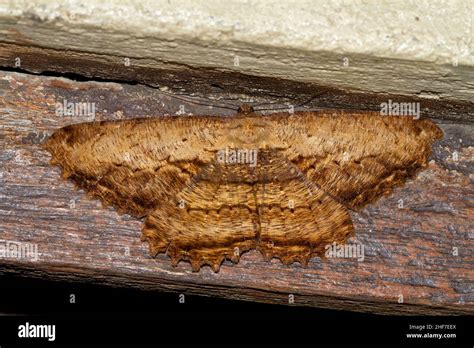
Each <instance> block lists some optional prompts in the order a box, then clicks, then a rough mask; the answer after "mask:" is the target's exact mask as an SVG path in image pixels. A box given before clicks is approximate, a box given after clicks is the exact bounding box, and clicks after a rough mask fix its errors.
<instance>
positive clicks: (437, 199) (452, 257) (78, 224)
mask: <svg viewBox="0 0 474 348" xmlns="http://www.w3.org/2000/svg"><path fill="white" fill-rule="evenodd" d="M0 76H1V77H0V91H1V92H0V113H1V130H0V142H1V143H2V147H1V149H2V151H1V153H0V162H1V164H2V166H1V172H0V174H1V175H0V180H1V183H2V185H1V188H0V190H1V191H0V194H1V195H2V200H1V201H0V235H1V237H0V239H2V240H8V241H16V242H21V243H35V244H37V246H38V252H39V257H38V260H36V261H35V260H33V259H30V258H12V257H4V258H2V259H1V260H0V271H1V272H4V273H20V274H23V275H25V276H30V277H49V278H52V279H64V280H69V281H88V282H96V283H106V284H110V285H117V286H131V287H139V288H148V289H161V290H164V291H179V292H183V293H188V294H199V295H204V296H220V297H225V298H233V299H242V300H249V301H261V302H269V303H288V295H289V294H294V296H295V305H303V306H319V307H324V308H336V309H337V308H338V309H346V310H356V311H368V312H376V313H401V314H461V313H470V314H472V313H473V312H474V293H473V291H474V290H473V289H474V285H473V283H474V281H473V280H474V271H473V262H474V261H473V250H474V248H473V246H474V241H473V240H474V236H473V234H472V233H473V232H472V231H473V224H472V221H473V207H472V200H473V191H474V190H473V186H472V181H471V180H472V173H473V170H472V169H473V164H472V156H473V152H474V151H473V145H474V144H473V139H472V134H473V129H472V126H471V125H468V124H465V125H463V124H438V125H439V126H440V127H441V128H442V130H443V132H444V134H445V138H444V139H443V140H442V141H440V142H439V143H436V144H435V145H434V148H433V149H434V154H433V156H432V160H431V161H430V162H429V164H428V167H427V168H426V170H425V171H423V172H422V173H420V174H418V176H417V177H416V179H414V180H410V181H408V182H407V183H406V185H405V186H403V187H401V188H396V189H395V190H394V191H393V193H392V195H391V196H388V197H384V198H381V199H380V200H378V201H377V202H375V203H374V204H373V205H370V206H368V207H367V208H365V209H363V210H362V211H360V212H350V215H351V218H352V220H353V223H354V228H355V229H356V231H357V235H356V236H355V237H354V240H355V241H357V242H358V243H362V244H363V245H364V246H365V247H366V251H365V254H366V255H365V260H364V261H363V262H358V261H357V260H352V259H350V260H348V259H338V258H334V259H328V260H327V261H321V260H320V259H318V258H314V259H312V260H311V261H310V262H309V263H308V267H307V268H303V267H300V266H299V265H297V264H294V265H291V266H286V265H283V264H282V263H281V262H279V261H278V260H272V261H271V262H265V261H264V259H263V258H262V257H261V255H260V254H259V253H258V252H256V251H249V252H248V253H246V254H245V257H243V258H242V259H241V260H240V262H239V263H238V264H237V265H234V264H232V263H230V262H227V261H226V262H224V263H223V265H222V266H221V270H220V272H219V273H217V274H216V273H214V272H213V271H212V269H210V268H208V267H204V268H202V269H201V271H200V272H199V273H193V272H192V271H191V269H190V268H189V265H187V264H183V263H180V264H179V265H178V266H177V267H176V268H174V267H172V266H171V264H170V262H169V259H168V258H167V257H166V256H165V255H158V256H157V258H156V259H153V258H151V257H149V254H148V248H147V247H146V244H144V243H142V242H140V238H139V237H140V225H141V223H142V222H141V221H139V220H137V219H135V218H132V217H130V216H128V215H118V214H117V213H116V212H115V211H114V210H113V209H103V208H102V207H101V205H100V203H99V202H98V201H94V200H90V199H87V198H86V197H85V195H84V193H83V192H82V191H76V190H75V189H74V185H73V184H72V183H69V182H67V181H63V180H61V179H60V177H59V174H60V171H59V170H58V169H56V168H53V167H51V166H50V165H49V164H48V161H49V158H50V156H49V154H48V153H47V152H46V151H44V150H43V149H41V144H42V143H43V142H44V141H45V140H46V139H47V137H48V136H49V135H51V134H52V133H53V131H54V130H56V129H58V128H61V127H64V126H67V125H69V124H72V123H81V122H85V121H88V119H86V118H84V117H58V116H56V115H55V114H54V112H55V103H56V102H62V100H63V99H67V100H70V101H84V100H89V101H96V102H97V105H98V107H97V116H96V120H99V121H100V120H110V119H123V118H131V117H140V116H142V117H143V116H146V115H150V114H151V113H150V111H153V110H154V111H155V112H156V113H157V114H174V113H175V112H177V111H178V110H179V108H178V105H179V104H182V102H181V101H179V102H177V101H173V99H172V98H170V97H169V96H163V95H160V93H159V91H157V90H150V89H147V88H145V87H143V86H124V85H119V84H113V83H91V82H84V83H76V82H71V81H67V80H64V79H57V78H44V77H43V78H42V77H32V76H30V75H22V74H16V73H1V75H0ZM162 103H163V104H162ZM217 104H218V103H216V105H217ZM221 111H222V110H218V109H213V110H212V109H209V108H204V107H202V106H196V107H195V109H194V110H193V113H195V114H213V115H216V114H220V113H221ZM454 250H457V253H455V252H453V251H454ZM400 295H402V296H403V303H399V302H398V301H399V299H400Z"/></svg>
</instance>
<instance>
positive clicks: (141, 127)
mask: <svg viewBox="0 0 474 348" xmlns="http://www.w3.org/2000/svg"><path fill="white" fill-rule="evenodd" d="M209 129H212V130H213V132H214V133H209ZM218 132H219V124H217V123H216V122H215V120H214V119H213V118H210V117H209V118H206V117H202V118H199V119H198V118H192V117H179V118H173V117H160V118H153V119H135V120H121V121H102V122H88V123H80V124H73V125H70V126H66V127H64V128H61V129H59V130H58V131H56V132H55V133H54V134H53V135H52V136H51V137H50V138H49V139H48V141H47V142H46V143H45V144H44V148H45V149H46V150H47V151H49V152H50V153H51V155H52V158H51V161H50V163H51V164H53V165H59V166H60V167H61V168H62V176H63V178H64V179H71V180H72V181H73V182H74V183H75V184H76V185H77V186H78V187H80V188H82V189H84V190H85V191H86V192H87V193H88V195H89V196H91V197H93V198H98V199H100V200H101V201H102V203H103V205H105V206H108V205H112V206H114V207H115V208H116V209H117V210H118V211H119V213H127V214H130V215H132V216H134V217H143V216H146V215H148V213H149V212H151V211H153V210H154V209H155V208H156V206H157V205H158V204H159V203H160V202H162V201H163V200H164V201H166V200H168V199H171V198H172V197H174V195H175V194H176V193H178V192H179V191H180V190H181V189H182V188H183V187H184V186H185V184H186V182H188V181H189V180H190V179H191V178H192V177H193V176H194V175H196V174H197V172H198V171H199V169H200V168H201V167H202V166H204V165H205V164H206V163H208V162H209V161H211V160H212V158H213V155H212V154H211V153H210V152H208V151H206V149H207V146H209V144H212V142H213V139H215V134H216V133H218Z"/></svg>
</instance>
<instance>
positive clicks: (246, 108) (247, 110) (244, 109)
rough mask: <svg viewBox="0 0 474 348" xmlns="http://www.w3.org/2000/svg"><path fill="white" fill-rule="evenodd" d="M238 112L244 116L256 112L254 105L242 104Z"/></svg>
mask: <svg viewBox="0 0 474 348" xmlns="http://www.w3.org/2000/svg"><path fill="white" fill-rule="evenodd" d="M237 112H238V113H239V114H242V115H250V114H252V113H254V112H255V110H254V109H253V106H252V105H249V104H242V105H240V106H239V109H238V110H237Z"/></svg>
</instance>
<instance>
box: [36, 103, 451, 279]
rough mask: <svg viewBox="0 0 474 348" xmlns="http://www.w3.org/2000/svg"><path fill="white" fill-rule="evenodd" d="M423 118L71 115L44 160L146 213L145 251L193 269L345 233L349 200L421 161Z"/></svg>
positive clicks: (367, 196) (109, 201) (285, 253)
mask: <svg viewBox="0 0 474 348" xmlns="http://www.w3.org/2000/svg"><path fill="white" fill-rule="evenodd" d="M441 137H442V132H441V130H440V129H439V128H438V127H437V126H436V125H435V123H433V122H432V121H430V120H415V119H413V118H410V117H396V116H380V115H379V114H378V113H372V112H361V113H353V112H351V113H348V112H343V111H337V112H296V113H294V114H289V113H276V114H272V115H267V116H264V115H258V114H256V113H254V112H253V110H252V109H251V108H249V107H247V108H241V110H239V113H238V114H237V115H236V116H234V117H229V118H223V117H213V116H180V117H156V118H147V119H132V120H121V121H103V122H90V123H82V124H75V125H71V126H67V127H64V128H62V129H59V130H58V131H56V132H55V133H54V134H53V135H52V136H51V137H50V139H48V141H47V142H46V144H45V148H46V149H47V150H48V151H49V152H50V153H51V154H52V159H51V164H53V165H59V166H60V167H61V168H62V170H63V174H62V176H63V177H64V178H69V179H72V180H73V181H74V182H75V183H76V184H77V185H78V186H79V187H80V188H83V189H84V190H86V191H87V192H88V193H89V195H91V196H92V197H95V198H99V199H100V200H101V201H102V202H103V204H104V205H106V206H107V205H113V206H114V207H115V208H117V210H118V211H119V212H120V213H127V214H130V215H132V216H134V217H137V218H141V217H146V219H145V223H144V227H143V231H142V240H143V241H147V242H148V243H149V248H150V254H151V255H152V256H155V255H157V254H158V253H166V254H167V255H168V256H169V257H170V258H171V262H172V264H173V265H177V264H178V262H179V261H181V260H184V261H188V262H190V263H191V265H192V269H193V270H194V271H198V270H199V269H200V267H201V266H203V265H210V266H211V267H212V269H213V270H214V271H215V272H218V271H219V268H220V265H221V263H222V262H223V261H224V259H229V260H232V261H233V262H234V263H237V262H238V261H239V259H240V256H241V255H242V253H244V252H245V251H248V250H251V249H257V250H259V251H260V252H261V253H262V254H263V257H264V258H265V259H267V260H270V259H271V258H273V257H276V258H279V259H280V260H281V261H282V262H283V263H284V264H291V263H292V262H295V261H298V262H300V263H301V264H303V265H306V264H307V263H308V260H309V259H310V258H311V257H312V256H314V255H318V256H323V254H324V251H325V246H326V245H328V244H331V243H333V242H336V243H345V242H346V240H347V239H348V238H349V237H350V236H351V235H353V234H354V228H353V225H352V220H351V217H350V215H349V210H355V211H357V210H359V209H361V208H362V207H363V206H365V205H366V204H368V203H371V202H373V201H375V200H376V199H377V198H379V197H381V196H382V195H384V194H388V193H390V192H391V190H392V188H393V187H394V186H397V185H400V184H402V183H404V182H405V181H406V180H407V179H408V178H411V177H413V176H414V175H415V174H416V172H417V171H418V170H419V169H421V168H423V167H426V166H427V162H428V158H429V156H430V154H431V145H432V143H433V142H434V141H435V140H436V139H439V138H441Z"/></svg>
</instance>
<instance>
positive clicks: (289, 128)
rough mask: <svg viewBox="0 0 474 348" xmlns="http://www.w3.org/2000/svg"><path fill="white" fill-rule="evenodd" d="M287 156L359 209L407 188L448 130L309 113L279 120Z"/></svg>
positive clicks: (407, 120) (422, 123)
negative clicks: (434, 143)
mask: <svg viewBox="0 0 474 348" xmlns="http://www.w3.org/2000/svg"><path fill="white" fill-rule="evenodd" d="M274 127H275V129H274V131H275V132H277V133H278V134H279V136H280V138H282V139H287V143H288V144H289V148H288V149H287V150H285V151H284V155H285V156H286V157H287V158H288V159H290V160H291V161H292V162H293V163H295V164H296V165H297V166H298V168H299V169H300V170H301V171H302V172H303V173H304V174H305V175H306V177H307V178H308V179H309V180H311V181H312V182H314V183H315V184H316V185H317V186H318V187H320V188H321V189H323V190H324V191H325V192H326V193H328V194H329V195H330V196H332V197H333V198H334V199H336V200H337V201H339V202H341V203H343V204H344V205H345V206H346V207H349V208H351V209H358V208H361V207H363V206H364V205H365V204H367V203H370V202H372V201H374V200H376V199H377V198H379V197H380V196H382V195H384V194H388V193H390V192H391V191H392V189H393V187H395V186H397V185H400V184H403V183H404V182H405V181H406V180H407V179H408V178H410V177H413V176H414V175H415V174H416V173H417V171H418V170H420V169H421V168H424V167H426V166H427V164H428V158H429V156H430V154H431V146H432V144H433V142H434V141H435V140H437V139H440V138H442V136H443V133H442V131H441V130H440V129H439V128H438V126H436V124H435V123H434V122H432V121H430V120H416V119H413V118H412V117H406V116H403V117H396V116H390V117H389V116H381V115H379V114H378V113H363V114H350V113H341V112H336V113H332V114H325V113H316V112H306V113H296V114H294V115H293V116H290V117H279V118H278V117H277V118H276V121H275V123H274Z"/></svg>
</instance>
